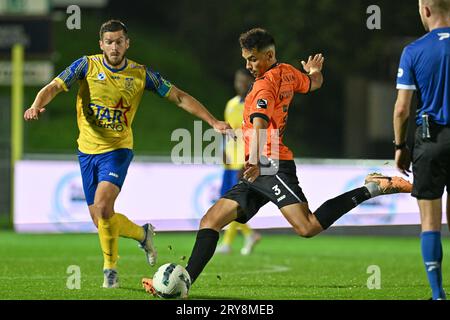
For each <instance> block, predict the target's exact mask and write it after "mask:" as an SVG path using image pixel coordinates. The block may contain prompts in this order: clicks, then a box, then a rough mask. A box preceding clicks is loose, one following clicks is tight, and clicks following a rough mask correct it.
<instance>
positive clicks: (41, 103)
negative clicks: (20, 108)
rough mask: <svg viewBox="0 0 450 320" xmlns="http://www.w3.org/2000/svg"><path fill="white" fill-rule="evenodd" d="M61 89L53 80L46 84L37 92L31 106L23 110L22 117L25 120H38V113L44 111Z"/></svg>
mask: <svg viewBox="0 0 450 320" xmlns="http://www.w3.org/2000/svg"><path fill="white" fill-rule="evenodd" d="M63 90H64V89H63V86H62V85H61V84H60V83H59V82H57V81H55V80H53V81H52V82H50V83H49V84H47V85H46V86H45V87H43V88H42V89H41V91H39V92H38V94H37V95H36V98H35V99H34V102H33V104H32V105H31V107H30V108H28V109H27V110H26V111H25V113H24V115H23V118H24V119H25V120H26V121H30V120H38V119H39V115H40V114H41V113H42V112H45V106H46V105H47V104H49V103H50V101H52V100H53V98H54V97H55V96H56V95H57V94H58V93H60V92H61V91H63Z"/></svg>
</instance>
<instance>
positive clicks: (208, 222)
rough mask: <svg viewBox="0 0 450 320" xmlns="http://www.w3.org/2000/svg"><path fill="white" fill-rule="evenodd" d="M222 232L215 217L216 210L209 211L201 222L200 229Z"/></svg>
mask: <svg viewBox="0 0 450 320" xmlns="http://www.w3.org/2000/svg"><path fill="white" fill-rule="evenodd" d="M206 228H207V229H214V230H220V226H219V225H218V219H217V218H216V217H215V214H214V210H211V209H209V210H208V212H207V213H206V214H205V215H204V216H203V218H202V219H201V220H200V229H206Z"/></svg>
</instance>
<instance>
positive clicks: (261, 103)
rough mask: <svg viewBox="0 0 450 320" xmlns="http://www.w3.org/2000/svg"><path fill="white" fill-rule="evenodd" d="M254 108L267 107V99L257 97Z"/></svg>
mask: <svg viewBox="0 0 450 320" xmlns="http://www.w3.org/2000/svg"><path fill="white" fill-rule="evenodd" d="M256 109H267V99H258V101H257V102H256Z"/></svg>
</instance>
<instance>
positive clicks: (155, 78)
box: [146, 70, 161, 91]
mask: <svg viewBox="0 0 450 320" xmlns="http://www.w3.org/2000/svg"><path fill="white" fill-rule="evenodd" d="M146 72H147V75H148V77H149V78H150V80H151V81H152V82H153V86H154V87H155V91H156V90H158V88H159V86H160V85H161V84H160V83H159V81H158V78H157V77H156V76H155V75H154V74H153V72H151V71H149V70H147V71H146Z"/></svg>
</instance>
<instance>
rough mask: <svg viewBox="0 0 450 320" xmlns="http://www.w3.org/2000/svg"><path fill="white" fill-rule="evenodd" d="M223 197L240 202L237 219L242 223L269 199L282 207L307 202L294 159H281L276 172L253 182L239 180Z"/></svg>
mask: <svg viewBox="0 0 450 320" xmlns="http://www.w3.org/2000/svg"><path fill="white" fill-rule="evenodd" d="M222 198H225V199H230V200H234V201H236V202H237V203H238V204H239V208H238V218H237V219H236V221H237V222H240V223H246V222H247V221H249V220H250V219H251V218H252V217H253V216H254V215H255V214H256V213H257V212H258V210H259V209H260V208H261V207H262V206H264V205H265V204H266V203H268V202H269V201H271V202H273V203H274V204H275V205H276V206H277V207H278V208H280V209H281V208H283V207H285V206H287V205H290V204H294V203H300V202H307V200H306V197H305V195H304V194H303V191H302V189H301V188H300V186H299V185H298V179H297V174H296V168H295V162H294V161H293V160H280V162H279V165H278V172H277V173H276V174H273V175H261V176H259V177H258V178H256V180H255V181H254V182H253V183H250V182H248V181H247V180H244V179H241V180H239V183H238V184H236V185H235V186H234V187H233V188H231V189H230V190H229V191H228V192H227V193H225V194H224V195H223V196H222Z"/></svg>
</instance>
